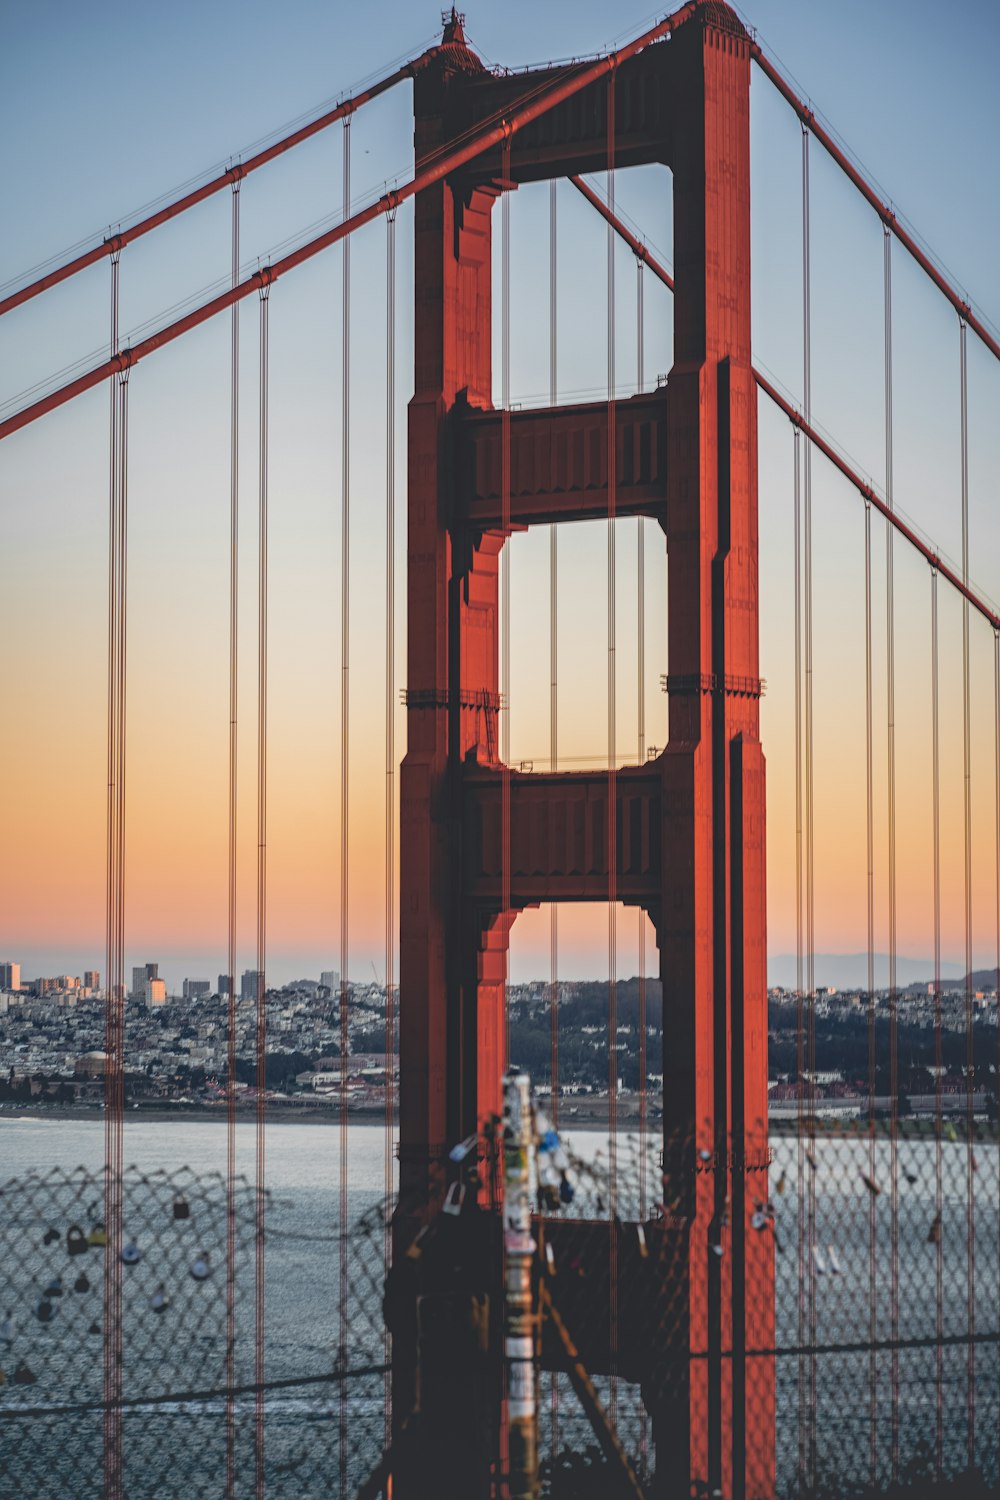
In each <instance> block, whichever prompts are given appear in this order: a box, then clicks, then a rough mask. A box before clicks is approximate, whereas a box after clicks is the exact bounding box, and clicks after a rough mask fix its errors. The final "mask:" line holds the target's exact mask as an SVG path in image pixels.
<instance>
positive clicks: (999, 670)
mask: <svg viewBox="0 0 1000 1500" xmlns="http://www.w3.org/2000/svg"><path fill="white" fill-rule="evenodd" d="M993 790H994V797H995V811H996V927H995V937H996V973H995V978H994V983H995V986H996V997H997V1048H996V1057H995V1059H994V1063H995V1067H996V1080H997V1089H998V1091H1000V629H997V627H996V626H994V629H993ZM998 1154H1000V1153H998ZM997 1171H998V1173H1000V1161H998V1163H997ZM997 1283H998V1284H997V1303H996V1305H997V1306H1000V1217H998V1219H997ZM997 1442H998V1444H1000V1424H998V1431H997ZM998 1458H1000V1448H998Z"/></svg>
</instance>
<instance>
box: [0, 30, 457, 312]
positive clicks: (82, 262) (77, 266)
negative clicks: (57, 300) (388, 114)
mask: <svg viewBox="0 0 1000 1500" xmlns="http://www.w3.org/2000/svg"><path fill="white" fill-rule="evenodd" d="M429 56H431V54H430V53H428V52H425V53H423V54H422V55H421V56H420V57H416V58H414V59H413V60H412V62H408V63H404V64H403V66H402V67H401V68H397V69H396V71H395V73H391V74H390V75H389V77H388V78H382V79H380V80H379V82H378V83H373V84H372V86H371V88H367V89H363V90H362V91H361V93H360V94H356V95H354V97H353V98H351V99H345V100H344V102H343V103H342V104H338V105H337V106H336V107H335V108H334V109H330V110H327V111H326V113H325V114H322V115H318V116H317V118H316V119H315V120H310V121H309V123H308V124H306V125H302V126H300V127H299V129H298V130H293V131H292V132H291V133H290V134H289V135H286V136H282V138H281V140H280V141H273V142H272V144H271V145H270V146H265V147H264V149H263V150H261V151H257V152H256V153H255V154H254V155H253V156H251V157H250V158H249V159H248V160H247V161H245V162H237V163H236V165H235V166H232V167H229V168H227V170H226V171H225V172H222V173H221V174H220V175H219V176H218V177H213V178H212V179H211V181H210V182H204V183H202V185H201V187H197V188H192V190H191V191H190V192H189V193H184V194H183V196H182V197H180V198H175V199H174V201H173V202H172V203H167V204H165V205H164V207H163V208H158V209H157V210H156V212H155V213H152V214H147V216H146V218H144V219H140V220H139V221H138V223H136V224H132V225H130V226H129V227H128V228H127V229H119V230H118V231H117V233H115V234H112V235H109V236H108V238H107V239H106V240H103V241H102V242H101V244H99V245H94V246H93V247H92V248H91V249H90V250H84V251H83V252H82V253H81V254H80V255H76V256H74V257H73V259H72V260H68V261H66V262H65V264H64V265H61V266H57V267H56V269H55V270H54V271H47V272H46V274H45V275H44V276H39V277H38V279H37V280H36V281H32V282H30V283H29V285H28V286H23V287H19V288H18V290H17V291H16V292H10V293H9V294H8V295H7V296H6V297H2V298H0V318H2V317H3V315H4V313H8V312H12V311H13V310H14V308H15V307H21V306H22V304H23V303H25V302H30V301H31V299H32V298H33V297H38V296H39V295H40V294H41V293H42V292H47V291H48V290H49V288H50V287H53V286H58V285H59V283H60V282H61V281H67V280H68V279H69V278H70V277H71V276H75V275H76V274H77V273H78V272H79V271H85V270H86V269H87V267H88V266H94V265H96V264H97V262H98V261H100V260H104V259H105V257H107V256H111V255H115V254H117V253H118V252H119V251H121V250H122V249H123V248H124V247H125V246H126V245H131V244H132V242H133V241H134V240H138V239H141V238H142V237H143V235H146V234H149V233H150V232H151V231H152V230H154V229H159V227H160V225H161V224H167V223H169V221H170V220H171V219H176V218H177V217H178V215H180V214H183V213H186V212H187V210H188V209H189V208H194V207H195V205H196V204H198V203H204V201H205V199H206V198H211V197H213V196H214V195H215V194H216V193H221V192H222V189H223V188H225V187H229V186H230V185H232V184H235V183H238V182H241V181H242V180H243V178H244V177H249V176H250V173H251V172H256V171H257V170H258V168H259V167H264V166H266V165H267V164H268V162H271V161H275V160H276V159H277V158H278V157H279V156H283V155H284V154H285V152H286V151H291V149H292V147H293V146H300V145H301V144H302V142H303V141H308V140H310V139H311V138H312V136H314V135H319V133H320V132H321V131H323V130H327V129H329V127H330V126H331V125H335V124H336V123H337V121H338V120H343V119H346V118H347V116H348V115H353V114H354V113H355V112H356V111H357V110H359V109H360V108H361V106H362V105H363V104H368V103H369V101H370V100H372V99H377V98H378V97H379V95H380V94H385V93H387V92H388V90H389V89H391V88H394V87H395V86H396V84H397V83H402V82H403V80H404V79H405V78H412V77H413V76H414V74H415V73H416V71H417V69H418V68H421V67H423V66H424V65H425V64H426V62H427V59H428V57H429Z"/></svg>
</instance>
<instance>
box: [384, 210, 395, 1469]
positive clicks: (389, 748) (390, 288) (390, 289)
mask: <svg viewBox="0 0 1000 1500" xmlns="http://www.w3.org/2000/svg"><path fill="white" fill-rule="evenodd" d="M395 894H396V210H395V209H390V211H389V213H387V214H386V218H385V1195H386V1198H390V1197H391V1196H392V1190H393V1164H394V1161H395V1153H394V1149H393V1132H394V1127H395V1115H394V1109H395V1093H394V1089H393V1070H394V1068H395V1052H396V1007H395V993H394V981H395V962H394V960H395V916H396V908H395ZM383 1257H384V1261H385V1273H386V1275H387V1276H388V1274H389V1264H390V1261H391V1258H392V1226H391V1223H390V1219H389V1215H388V1214H386V1216H385V1241H384V1244H383ZM391 1352H392V1340H391V1337H390V1334H389V1330H388V1328H387V1329H386V1333H385V1362H386V1365H387V1366H388V1365H389V1363H390V1357H391ZM383 1436H384V1446H385V1447H386V1448H388V1447H389V1443H390V1441H391V1439H392V1376H391V1374H390V1373H389V1371H388V1370H387V1372H386V1376H385V1432H384V1435H383Z"/></svg>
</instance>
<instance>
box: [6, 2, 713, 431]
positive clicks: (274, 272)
mask: <svg viewBox="0 0 1000 1500" xmlns="http://www.w3.org/2000/svg"><path fill="white" fill-rule="evenodd" d="M695 9H696V6H695V5H693V4H690V5H685V6H683V7H682V8H681V9H680V10H679V11H676V12H675V13H674V15H672V16H668V17H667V19H666V20H665V21H661V22H660V23H659V25H657V26H653V27H651V29H650V30H649V31H646V32H644V33H643V34H642V36H640V37H637V38H636V39H635V41H634V42H630V43H629V45H628V46H627V47H623V48H622V50H621V51H620V52H617V53H612V54H611V55H610V56H608V57H602V58H598V59H597V60H596V61H595V62H592V63H587V64H584V65H582V66H581V67H579V68H576V69H575V70H573V69H571V70H570V72H569V73H568V75H567V76H564V77H560V78H559V79H558V80H557V81H556V82H554V83H552V84H550V85H549V86H548V87H547V88H545V89H543V90H540V91H539V92H538V93H537V94H536V95H535V97H533V98H531V97H530V96H529V102H528V103H525V104H523V105H521V106H520V108H518V109H516V110H515V111H514V112H513V113H512V114H511V115H510V117H509V118H507V119H504V120H501V121H500V122H499V124H497V123H491V124H490V125H488V126H485V127H484V128H483V129H482V130H479V131H476V132H474V133H473V134H472V135H471V137H469V138H467V139H465V140H464V141H463V143H462V144H461V145H458V146H455V147H454V148H453V149H452V150H449V151H437V152H436V153H435V152H434V151H432V150H428V151H427V153H426V161H425V165H424V167H423V168H422V169H421V168H419V167H418V170H417V172H416V173H415V175H414V176H413V177H412V178H411V180H410V181H409V182H406V183H404V184H403V185H402V187H399V188H393V189H391V190H390V191H389V192H387V193H383V194H382V196H381V198H379V199H377V201H375V202H374V203H369V204H368V205H367V206H366V207H365V208H363V209H360V210H359V212H358V213H356V214H353V215H352V216H351V218H349V219H346V220H344V221H343V222H342V223H340V224H335V225H334V226H333V228H332V229H328V230H326V231H325V233H323V234H320V235H317V236H316V238H315V239H312V240H309V241H308V242H307V243H306V244H304V245H300V246H299V247H298V249H296V250H290V251H289V253H288V254H287V255H283V256H282V257H281V259H280V260H278V261H275V263H274V265H273V266H262V267H261V268H260V270H258V271H255V272H254V274H253V275H252V276H249V277H248V278H247V280H246V281H241V282H240V284H239V285H238V286H236V287H232V288H230V289H229V290H228V291H225V292H221V293H220V294H219V296H217V297H212V298H211V299H210V300H209V301H208V302H203V303H202V304H201V305H200V306H199V307H196V308H193V309H192V311H191V312H189V313H186V314H185V315H184V316H183V317H182V318H178V319H176V321H175V322H173V323H170V324H168V325H167V327H165V328H161V329H159V330H158V332H156V333H152V334H150V336H149V337H148V338H146V339H143V340H142V342H141V343H139V344H136V345H135V347H134V348H130V349H123V350H121V351H120V353H118V354H117V355H115V357H114V358H113V359H109V360H105V361H104V363H103V364H100V365H97V366H95V367H94V368H93V369H90V370H87V371H86V372H85V373H84V374H83V375H79V376H77V378H76V379H75V380H71V381H68V382H67V384H66V385H63V386H60V387H59V389H58V390H55V391H51V392H50V393H49V394H48V395H47V396H42V397H41V398H40V399H39V400H38V401H34V402H32V403H31V405H30V406H26V407H24V408H23V409H22V410H21V411H18V412H14V414H13V415H12V416H10V417H7V418H6V420H5V421H3V422H0V439H3V438H5V437H9V436H10V434H11V433H13V432H17V431H19V429H20V428H22V427H26V426H27V425H28V424H29V423H30V422H35V421H37V420H38V418H39V417H42V416H45V414H46V413H47V412H50V411H55V409H56V408H57V407H59V406H64V405H65V404H66V402H67V401H72V400H73V399H74V398H75V397H76V396H80V395H82V394H83V393H84V391H89V390H92V389H93V387H94V386H95V385H100V384H101V383H102V381H105V380H107V379H109V377H110V376H112V375H114V374H116V373H118V372H120V371H122V370H125V369H129V368H131V367H132V366H133V365H137V364H138V363H139V362H140V360H143V359H146V358H147V357H148V356H149V355H150V354H153V353H155V351H156V350H157V349H162V348H163V347H164V346H165V345H167V344H170V343H173V341H174V340H175V339H178V338H180V337H181V335H182V334H184V333H188V332H189V331H190V330H191V329H192V328H197V327H198V326H199V325H200V324H202V323H207V322H208V321H209V319H210V318H214V317H216V315H217V314H218V313H220V312H225V310H226V309H227V308H228V307H232V306H233V305H234V303H236V302H241V301H242V300H243V299H244V298H245V297H249V296H251V295H252V293H254V292H257V291H260V289H261V288H262V287H264V286H268V285H270V284H271V283H273V282H275V281H277V280H278V279H279V278H280V277H281V276H284V275H285V274H286V272H288V271H292V270H294V269H295V267H296V266H301V265H304V264H305V262H306V261H307V260H311V259H312V258H313V256H315V255H319V254H320V252H321V251H323V250H329V249H330V248H331V246H333V245H338V244H339V243H340V241H341V240H342V239H345V238H346V237H347V235H349V234H353V233H354V232H355V230H358V229H361V228H363V227H364V225H365V224H370V223H371V222H372V220H373V219H377V218H379V217H381V215H382V214H386V213H391V212H392V211H393V210H394V209H396V208H398V207H399V205H400V204H401V203H405V202H406V200H407V199H408V198H412V197H413V196H414V195H415V194H417V193H420V192H423V191H425V190H426V189H427V188H430V187H433V186H434V184H435V183H438V182H441V181H442V179H444V178H445V177H447V176H449V175H450V174H451V173H453V172H457V171H458V170H459V168H461V167H464V166H466V165H467V164H468V163H469V162H470V161H473V160H475V158H476V157H477V156H481V155H482V154H483V153H484V152H486V151H488V150H489V149H490V148H491V147H493V146H496V145H499V144H500V143H501V142H502V141H504V140H505V139H506V138H507V137H509V136H511V135H513V134H515V133H516V132H517V131H518V130H522V129H523V128H524V127H525V126H526V125H530V124H531V123H532V121H533V120H537V119H538V118H539V117H540V116H541V115H543V114H545V112H546V111H547V110H550V109H553V108H555V107H556V106H557V105H558V104H560V103H561V102H562V101H563V100H565V99H569V98H572V96H573V95H574V94H576V93H579V91H580V90H581V89H585V88H586V87H587V86H588V85H589V84H591V83H594V82H596V81H597V79H599V78H603V76H604V75H605V73H607V72H608V71H609V69H611V68H613V67H615V66H617V65H620V64H621V63H622V62H625V61H627V60H628V59H629V58H631V57H635V56H636V55H637V54H638V53H639V52H641V51H642V49H643V48H644V47H648V46H650V45H651V44H652V43H653V42H656V41H659V40H660V38H661V37H664V36H667V35H669V34H670V32H671V31H672V30H673V29H674V27H676V26H678V25H680V24H681V22H682V21H684V20H686V19H687V18H688V17H689V16H690V15H691V14H692V13H693V12H694V10H695ZM468 55H469V56H470V57H471V56H472V54H471V53H469V54H468ZM419 76H420V75H418V78H419ZM417 160H418V163H419V161H420V160H421V157H420V156H419V155H418V158H417Z"/></svg>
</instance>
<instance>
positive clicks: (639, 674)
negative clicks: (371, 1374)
mask: <svg viewBox="0 0 1000 1500" xmlns="http://www.w3.org/2000/svg"><path fill="white" fill-rule="evenodd" d="M643 291H644V282H643V276H642V261H641V260H640V259H639V257H638V256H636V259H635V383H636V392H637V393H638V394H640V395H641V393H642V390H643V367H644V365H645V345H644V333H645V321H646V320H645V312H644V308H643ZM636 572H637V578H636V628H637V636H638V639H637V650H636V689H637V702H636V718H637V722H636V738H637V746H636V749H637V752H638V763H639V765H640V766H641V765H643V764H644V763H645V760H646V520H645V517H644V516H640V517H639V519H638V530H637V534H636ZM638 923H639V1013H638V1025H639V1203H638V1209H637V1211H638V1215H639V1222H640V1224H641V1223H642V1222H643V1221H644V1220H645V1218H646V1150H647V1137H646V1108H647V1100H646V1067H647V1057H646V913H645V911H644V910H643V908H642V907H641V906H640V907H639V912H638ZM647 1451H648V1422H647V1413H646V1408H645V1406H644V1405H643V1406H641V1407H640V1411H639V1459H640V1471H639V1472H640V1478H643V1479H644V1478H645V1477H646V1472H647Z"/></svg>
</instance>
